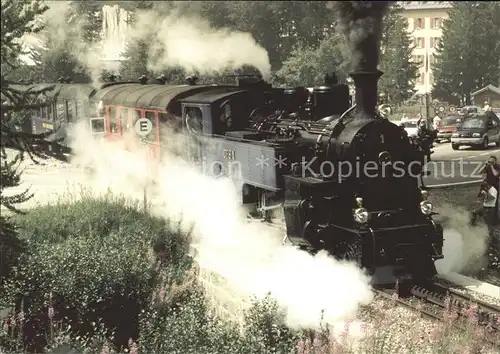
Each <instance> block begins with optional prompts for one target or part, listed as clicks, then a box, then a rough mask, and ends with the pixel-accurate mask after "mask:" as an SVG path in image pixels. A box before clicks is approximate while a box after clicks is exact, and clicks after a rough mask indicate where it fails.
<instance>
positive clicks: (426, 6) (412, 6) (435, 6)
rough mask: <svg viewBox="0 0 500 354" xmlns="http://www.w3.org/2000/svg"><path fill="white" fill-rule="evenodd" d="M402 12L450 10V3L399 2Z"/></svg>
mask: <svg viewBox="0 0 500 354" xmlns="http://www.w3.org/2000/svg"><path fill="white" fill-rule="evenodd" d="M400 5H401V7H402V8H403V9H404V10H440V9H451V7H452V6H451V2H450V1H401V2H400Z"/></svg>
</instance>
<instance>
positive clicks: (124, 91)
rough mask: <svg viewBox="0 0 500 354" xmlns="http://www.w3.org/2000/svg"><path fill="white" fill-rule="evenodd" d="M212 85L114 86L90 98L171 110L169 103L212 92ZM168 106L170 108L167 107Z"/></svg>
mask: <svg viewBox="0 0 500 354" xmlns="http://www.w3.org/2000/svg"><path fill="white" fill-rule="evenodd" d="M216 88H217V86H212V85H195V86H190V85H152V84H148V85H142V84H138V83H127V84H114V85H109V86H107V87H104V88H102V89H100V90H98V91H96V93H95V94H94V95H93V96H92V97H91V98H92V100H95V101H102V102H103V104H109V105H115V106H123V107H139V108H151V109H159V110H169V111H170V110H171V108H172V107H171V106H170V105H171V103H174V101H175V102H177V101H178V100H180V99H182V98H185V97H187V96H189V95H192V94H196V93H198V92H200V91H205V90H213V89H216ZM169 106H170V107H169Z"/></svg>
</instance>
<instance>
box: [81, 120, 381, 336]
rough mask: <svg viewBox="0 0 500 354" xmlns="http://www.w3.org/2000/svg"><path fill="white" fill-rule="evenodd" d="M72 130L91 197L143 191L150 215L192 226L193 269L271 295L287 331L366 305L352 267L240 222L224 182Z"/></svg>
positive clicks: (172, 157)
mask: <svg viewBox="0 0 500 354" xmlns="http://www.w3.org/2000/svg"><path fill="white" fill-rule="evenodd" d="M74 131H75V132H78V133H76V134H73V147H74V152H75V153H76V158H75V159H74V161H73V163H80V164H92V165H93V166H94V170H95V174H94V177H93V179H92V180H91V181H89V182H91V183H92V188H93V189H94V191H95V192H105V191H107V190H108V189H109V190H111V191H113V192H115V193H118V194H122V195H124V196H126V197H130V198H136V199H138V200H142V198H143V192H144V186H146V185H149V186H150V188H151V189H150V193H149V196H150V198H152V199H151V200H150V202H151V203H152V207H151V209H150V211H151V212H152V213H154V214H156V215H159V216H162V217H164V218H168V219H170V220H174V221H182V225H183V227H185V228H186V229H189V228H190V227H191V226H192V225H193V224H195V226H194V237H195V240H194V243H195V244H196V248H197V250H198V251H199V261H200V264H201V265H202V266H203V267H204V268H208V269H210V270H212V271H214V272H216V273H218V274H220V275H221V276H222V277H224V278H225V279H227V280H228V281H229V282H230V283H231V284H233V285H234V286H235V287H236V288H238V289H239V290H241V291H242V292H244V293H247V294H249V295H252V294H253V295H256V296H257V297H262V296H264V295H265V294H266V293H267V292H271V294H272V296H274V298H275V299H276V300H277V301H278V303H279V304H280V305H281V306H282V307H283V308H285V309H286V310H287V313H288V316H287V321H288V325H290V326H292V327H295V328H316V327H317V326H318V325H319V324H320V319H321V317H322V314H323V318H324V319H325V320H328V322H329V323H336V322H337V323H338V322H341V321H344V320H348V319H352V318H353V317H354V316H355V315H356V312H357V310H358V309H359V307H360V306H361V305H365V304H369V303H370V302H371V300H372V296H373V295H372V291H371V288H370V285H369V277H368V276H366V275H364V274H363V273H362V271H361V270H359V269H358V268H357V267H356V266H354V265H353V264H349V263H344V262H339V261H337V260H335V259H333V258H332V257H329V256H327V255H326V254H325V253H319V254H317V255H316V256H312V255H310V254H308V253H306V252H303V251H299V250H298V249H296V248H293V247H291V246H283V245H282V244H281V240H282V238H283V234H282V232H278V231H276V230H274V229H272V228H270V227H269V226H266V225H265V224H262V223H249V222H247V221H246V220H245V219H244V217H243V216H244V215H245V212H244V211H243V210H242V209H243V208H242V207H241V206H240V204H239V198H238V194H237V192H236V189H235V188H234V185H233V183H232V182H231V181H230V180H228V179H223V178H221V179H214V178H211V177H207V176H204V175H202V174H201V173H200V172H198V171H197V170H195V169H194V168H193V167H191V166H190V165H189V164H188V163H186V162H185V161H183V160H181V159H180V158H179V157H178V156H176V154H175V153H168V152H166V153H167V155H166V156H165V155H164V160H163V162H162V163H161V165H156V166H154V165H153V164H148V162H147V158H146V155H145V154H142V153H140V152H137V153H130V152H126V151H124V150H122V149H121V147H120V146H118V145H113V144H111V143H106V142H102V141H100V142H97V141H93V139H92V137H91V135H90V133H89V132H88V131H87V129H86V124H83V123H82V124H79V125H78V126H77V127H76V129H75V130H74ZM168 136H169V139H168V140H169V145H171V146H172V147H175V145H177V144H183V145H184V148H186V147H185V144H186V142H185V138H183V139H182V140H180V139H179V140H176V138H175V136H174V135H173V134H169V135H168ZM163 153H164V154H165V152H164V151H163ZM153 180H154V181H155V182H156V183H155V185H154V186H151V182H152V181H153ZM153 196H154V197H153Z"/></svg>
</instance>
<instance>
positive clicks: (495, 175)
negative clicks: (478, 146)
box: [483, 155, 500, 191]
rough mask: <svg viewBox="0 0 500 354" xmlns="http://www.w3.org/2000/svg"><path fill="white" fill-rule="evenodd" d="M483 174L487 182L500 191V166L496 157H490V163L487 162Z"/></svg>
mask: <svg viewBox="0 0 500 354" xmlns="http://www.w3.org/2000/svg"><path fill="white" fill-rule="evenodd" d="M483 174H484V178H485V180H486V181H487V182H488V183H489V184H491V185H492V186H493V187H495V188H496V190H497V191H498V190H499V189H500V186H499V184H500V165H499V164H498V160H497V157H496V156H493V155H492V156H490V157H489V158H488V161H486V163H485V166H484V169H483Z"/></svg>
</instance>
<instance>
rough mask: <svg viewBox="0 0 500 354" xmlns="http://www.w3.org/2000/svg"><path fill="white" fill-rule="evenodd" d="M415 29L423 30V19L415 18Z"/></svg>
mask: <svg viewBox="0 0 500 354" xmlns="http://www.w3.org/2000/svg"><path fill="white" fill-rule="evenodd" d="M415 28H425V19H424V18H422V17H419V18H416V19H415Z"/></svg>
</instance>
